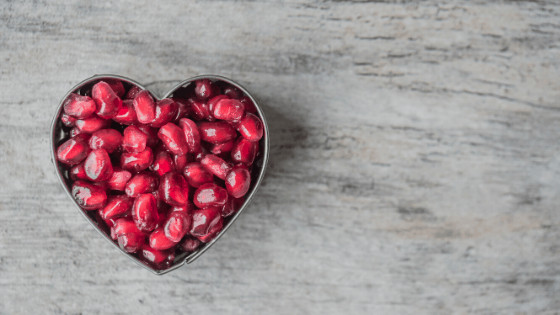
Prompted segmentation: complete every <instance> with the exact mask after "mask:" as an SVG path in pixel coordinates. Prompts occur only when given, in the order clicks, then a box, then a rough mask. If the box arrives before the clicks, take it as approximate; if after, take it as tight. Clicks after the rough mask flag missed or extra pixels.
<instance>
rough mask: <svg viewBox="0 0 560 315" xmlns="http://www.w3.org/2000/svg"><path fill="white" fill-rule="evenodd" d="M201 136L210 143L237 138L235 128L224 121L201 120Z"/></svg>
mask: <svg viewBox="0 0 560 315" xmlns="http://www.w3.org/2000/svg"><path fill="white" fill-rule="evenodd" d="M198 130H199V131H200V138H201V139H202V140H204V141H206V142H210V143H223V142H227V141H230V140H233V139H235V138H236V136H237V133H236V132H235V129H233V127H232V126H231V125H230V124H228V123H227V122H223V121H216V122H201V123H199V125H198Z"/></svg>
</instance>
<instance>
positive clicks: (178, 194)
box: [56, 79, 263, 269]
mask: <svg viewBox="0 0 560 315" xmlns="http://www.w3.org/2000/svg"><path fill="white" fill-rule="evenodd" d="M76 92H77V93H72V94H70V96H68V98H67V99H66V100H65V102H64V105H63V106H64V111H63V113H62V114H61V117H60V124H59V125H60V131H61V132H62V134H63V135H64V136H65V137H64V139H63V140H62V141H61V142H60V144H59V145H58V148H57V151H56V156H57V159H58V161H59V162H60V163H61V166H62V169H64V170H65V177H66V179H67V181H68V183H69V185H71V187H72V190H71V192H72V196H73V197H74V198H75V200H76V201H77V203H78V204H79V205H80V207H81V208H82V209H83V210H84V211H86V213H87V214H88V215H89V216H90V217H91V218H93V219H94V220H96V221H97V222H98V224H99V226H100V227H101V228H102V229H104V230H105V231H106V232H107V233H110V236H111V238H112V239H113V240H114V241H115V242H117V243H118V245H119V246H120V247H121V248H122V249H123V250H124V251H126V252H128V253H131V254H133V255H136V257H138V258H139V259H140V260H142V261H144V262H145V263H147V264H149V265H150V266H152V267H154V268H156V269H166V268H168V267H169V266H170V265H171V264H172V263H173V260H174V258H175V256H177V255H181V254H184V253H187V254H188V253H191V252H193V251H195V250H196V249H197V248H198V247H199V246H200V245H201V243H207V242H209V241H211V240H212V239H213V238H214V237H215V236H216V235H217V234H218V233H219V232H220V231H221V230H222V228H223V226H224V225H225V223H226V222H227V220H228V217H230V216H232V215H233V214H235V213H236V212H237V211H238V210H239V208H240V207H241V206H242V204H243V202H244V196H245V195H246V194H247V192H248V191H249V189H250V188H251V179H252V171H253V163H254V162H255V161H256V159H257V158H258V157H259V156H260V155H261V153H260V151H259V147H262V145H261V146H259V142H260V141H261V139H263V124H262V121H261V119H260V118H259V117H258V113H257V110H256V108H255V106H254V104H253V102H252V101H251V99H250V98H249V97H248V96H247V95H245V94H244V93H243V92H242V91H240V90H239V89H237V88H236V87H234V86H231V85H230V84H228V83H226V82H223V81H216V82H214V81H211V80H208V79H202V80H198V81H195V82H194V83H191V84H189V85H187V86H186V87H183V88H181V89H179V90H177V91H175V92H174V94H173V95H172V97H171V98H166V99H162V100H156V99H155V98H154V97H153V96H152V95H151V94H150V92H149V91H147V90H141V89H140V88H138V87H137V86H134V85H131V84H129V83H127V82H124V81H119V80H116V79H107V80H101V81H98V82H96V83H95V84H93V85H90V86H89V87H84V88H81V89H80V90H78V91H76Z"/></svg>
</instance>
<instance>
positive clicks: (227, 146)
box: [210, 140, 235, 155]
mask: <svg viewBox="0 0 560 315" xmlns="http://www.w3.org/2000/svg"><path fill="white" fill-rule="evenodd" d="M234 143H235V142H234V141H233V140H231V141H228V142H224V143H218V144H213V145H212V147H210V152H212V154H215V155H220V154H222V153H226V152H230V151H231V150H232V149H233V145H234Z"/></svg>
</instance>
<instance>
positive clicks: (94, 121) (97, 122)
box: [76, 116, 111, 133]
mask: <svg viewBox="0 0 560 315" xmlns="http://www.w3.org/2000/svg"><path fill="white" fill-rule="evenodd" d="M110 124H111V121H109V120H105V119H101V118H99V117H96V116H92V117H90V118H87V119H78V120H76V128H78V130H79V131H80V132H83V133H94V132H96V131H97V130H99V129H103V128H107V127H109V125H110Z"/></svg>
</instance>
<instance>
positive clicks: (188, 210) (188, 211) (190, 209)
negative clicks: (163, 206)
mask: <svg viewBox="0 0 560 315" xmlns="http://www.w3.org/2000/svg"><path fill="white" fill-rule="evenodd" d="M194 210H196V208H195V206H194V203H192V202H190V201H189V202H187V204H186V205H183V206H173V207H171V209H170V212H169V214H170V215H171V213H173V212H183V213H184V214H186V215H191V213H192V212H193V211H194Z"/></svg>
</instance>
